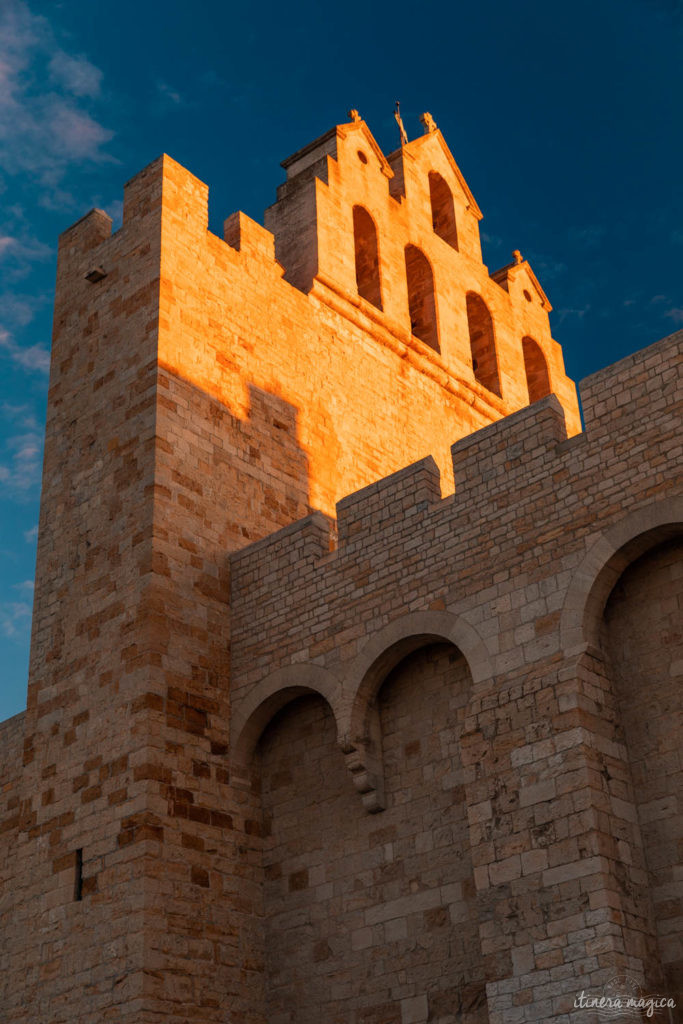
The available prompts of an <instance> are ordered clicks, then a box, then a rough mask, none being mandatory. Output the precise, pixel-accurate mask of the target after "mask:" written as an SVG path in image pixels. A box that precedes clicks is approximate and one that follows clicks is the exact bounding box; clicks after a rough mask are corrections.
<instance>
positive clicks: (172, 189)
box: [62, 120, 580, 433]
mask: <svg viewBox="0 0 683 1024" xmlns="http://www.w3.org/2000/svg"><path fill="white" fill-rule="evenodd" d="M283 167H284V168H285V170H286V172H287V182H286V183H285V185H284V186H281V187H280V188H279V189H278V201H277V202H276V203H275V205H274V206H272V207H270V208H269V209H268V210H267V211H266V214H265V225H266V226H265V228H262V227H261V226H260V225H257V224H256V223H255V222H254V221H252V220H251V219H250V218H248V217H246V216H245V215H244V214H243V213H240V212H237V213H234V214H232V215H231V216H230V217H229V218H228V219H227V220H226V221H225V228H224V240H225V242H227V244H228V245H229V246H230V247H231V248H232V249H233V250H235V251H237V252H239V253H240V254H241V256H242V258H243V259H245V258H246V260H247V263H244V264H240V265H243V266H244V267H245V268H247V267H248V266H251V261H252V260H253V266H254V268H256V267H257V266H259V265H260V266H262V267H263V268H264V269H265V268H266V266H267V265H268V264H271V265H273V266H274V269H275V271H276V273H277V274H278V275H280V276H282V275H284V281H285V282H286V283H289V284H291V285H294V286H295V288H296V289H297V290H298V291H300V292H303V293H304V294H305V295H307V296H308V297H309V304H310V305H309V308H310V309H311V313H310V316H311V319H315V318H316V316H317V308H318V307H320V306H322V307H328V308H331V309H334V310H335V312H337V313H340V314H341V315H342V316H344V317H345V318H346V319H350V320H353V321H354V322H355V323H357V324H359V326H361V327H362V329H363V330H364V331H365V332H368V333H369V334H371V335H374V336H375V337H376V338H377V340H379V341H380V343H383V344H389V346H390V347H393V348H394V349H396V350H397V351H399V353H400V354H403V353H405V355H406V356H407V357H408V358H409V359H410V360H411V362H412V364H413V365H414V366H416V367H419V368H421V370H422V372H424V373H428V374H430V375H431V376H432V377H433V378H435V379H439V377H441V379H442V381H443V383H444V384H447V385H448V386H449V387H450V388H451V390H454V391H462V390H463V388H464V389H465V391H466V390H467V389H469V391H470V393H471V395H472V401H473V402H476V403H478V404H479V405H480V406H483V407H486V406H488V410H489V411H488V415H489V416H491V418H493V419H496V418H498V416H500V415H505V414H507V413H509V412H511V411H514V409H516V408H520V407H522V406H524V405H526V404H527V403H528V401H529V399H530V398H531V399H532V400H537V399H538V398H540V397H543V395H545V394H548V393H551V392H553V393H555V394H557V396H558V398H559V400H560V402H561V403H562V405H563V407H564V408H565V411H566V415H567V423H568V428H569V430H570V433H575V432H576V431H577V430H578V429H579V427H580V423H579V418H578V409H577V405H576V396H575V391H574V387H573V384H572V382H571V381H569V380H568V378H567V377H566V375H565V371H564V364H563V359H562V352H561V348H560V346H559V345H558V344H557V342H556V341H555V340H554V339H553V338H552V336H551V333H550V326H549V321H548V313H549V311H550V309H551V308H552V307H551V306H550V302H549V301H548V298H547V296H546V294H545V292H544V291H543V289H542V288H541V286H540V284H539V282H538V280H537V278H536V276H535V275H534V273H533V271H532V269H531V267H530V266H529V264H528V263H527V262H526V261H524V260H523V259H522V257H521V256H520V255H519V254H518V253H517V254H516V256H515V261H514V262H513V263H511V264H510V265H508V266H507V267H503V268H501V270H499V271H496V272H495V273H493V274H491V275H490V274H489V271H488V268H487V267H486V266H485V265H484V263H483V262H482V255H481V245H480V242H479V227H478V224H479V220H480V219H481V216H482V214H481V211H480V210H479V207H478V206H477V204H476V200H475V199H474V197H473V195H472V193H471V191H470V189H469V187H468V185H467V183H466V181H465V179H464V177H463V175H462V172H461V171H460V169H459V167H458V166H457V164H456V162H455V160H454V159H453V156H452V154H451V153H450V150H449V149H448V147H447V145H446V143H445V140H444V139H443V136H442V134H441V132H440V131H438V129H434V130H432V131H428V132H426V134H425V135H423V136H422V137H420V138H418V139H415V140H413V141H412V142H410V143H408V144H407V145H405V146H403V147H401V149H399V150H397V151H396V152H395V153H392V154H390V156H389V157H385V156H384V154H383V153H382V151H381V149H380V147H379V146H378V144H377V143H376V141H375V140H374V138H373V136H372V134H371V133H370V131H369V129H368V127H367V125H366V124H365V122H363V121H360V120H359V121H354V122H351V123H350V124H346V125H339V126H337V127H336V128H335V129H332V130H331V131H330V132H327V133H326V134H325V135H324V136H322V137H321V138H320V139H318V140H316V141H315V142H313V143H311V144H310V145H309V146H306V147H304V148H303V149H302V150H300V151H298V152H297V153H295V154H294V155H293V156H292V157H290V158H288V159H287V160H285V161H283ZM397 182H398V183H399V184H398V185H397V184H396V183H397ZM103 218H106V215H104V214H102V213H99V214H95V213H93V214H90V215H89V219H88V218H86V220H85V221H83V222H79V223H78V224H77V225H74V227H73V229H69V232H67V233H66V236H65V237H67V238H68V239H69V244H68V246H67V247H66V249H65V248H64V246H63V247H62V249H63V253H64V257H63V261H62V262H63V266H62V273H64V272H66V270H67V267H68V266H72V264H73V257H75V254H76V251H77V250H78V251H81V252H82V254H83V260H82V262H83V263H84V264H88V269H86V271H85V274H89V275H90V277H89V280H90V282H91V283H96V282H98V281H102V280H103V274H106V275H111V274H112V273H114V272H115V269H116V262H117V260H118V259H119V258H120V257H121V256H122V255H123V254H124V250H125V245H124V246H123V248H122V242H123V240H124V239H125V238H126V237H130V238H134V237H140V238H142V237H146V238H147V239H148V241H149V242H150V243H151V244H154V243H153V239H154V237H155V236H156V237H159V236H161V234H162V226H161V224H162V221H164V223H167V225H168V230H167V231H166V233H165V234H164V236H163V237H164V238H165V239H166V243H165V244H167V245H170V244H171V243H173V247H174V258H175V256H176V254H177V250H178V249H179V247H182V246H183V245H185V246H191V247H192V249H193V255H194V260H195V265H196V266H200V265H202V264H204V265H205V268H206V269H205V273H206V274H207V275H210V276H211V277H212V278H213V286H214V287H215V288H217V289H218V290H220V289H221V288H222V287H223V286H224V284H229V280H230V276H229V275H228V279H227V280H225V279H224V281H223V282H222V281H221V277H222V276H223V275H225V273H226V272H227V271H228V268H229V267H230V265H231V264H230V260H229V257H228V255H227V254H226V253H225V252H223V253H221V251H220V240H219V239H218V238H217V237H216V236H215V235H212V234H210V233H209V232H208V230H207V225H208V188H207V186H206V185H204V184H203V183H202V182H200V181H199V180H198V179H197V178H195V177H194V176H193V175H191V174H190V173H189V172H187V171H185V170H184V169H183V168H181V167H180V166H179V165H178V164H176V163H175V162H174V161H173V160H171V159H170V158H169V157H167V156H164V157H161V158H159V159H158V160H156V161H154V162H153V163H152V164H150V165H149V166H148V167H147V168H145V169H144V170H143V171H141V172H140V173H139V174H138V175H136V176H135V177H134V178H133V179H131V181H129V182H128V183H127V185H126V187H125V191H124V215H123V228H122V229H121V231H120V232H117V234H116V236H114V238H115V241H112V239H110V238H109V232H108V231H107V225H106V219H104V220H103ZM155 218H156V219H155ZM171 225H172V228H171ZM131 232H132V234H131ZM119 235H122V237H121V238H119V237H118V236H119ZM67 249H68V252H67ZM86 253H87V254H88V258H89V259H90V262H91V263H92V266H90V264H89V263H88V259H86ZM105 264H109V266H105ZM82 269H83V267H82V266H81V261H80V260H79V261H78V263H77V265H76V264H73V271H74V274H75V275H76V276H78V275H80V273H81V271H82ZM247 272H248V271H247ZM163 276H164V274H163V265H162V278H163ZM206 283H207V284H209V282H208V281H207V282H206ZM110 284H111V281H110ZM282 294H283V298H282V299H281V300H279V301H280V304H281V305H285V304H286V303H287V298H286V292H284V291H283V293H282ZM272 301H276V302H277V301H278V300H276V299H275V297H274V296H273V297H272V298H271V302H272ZM401 350H402V351H401Z"/></svg>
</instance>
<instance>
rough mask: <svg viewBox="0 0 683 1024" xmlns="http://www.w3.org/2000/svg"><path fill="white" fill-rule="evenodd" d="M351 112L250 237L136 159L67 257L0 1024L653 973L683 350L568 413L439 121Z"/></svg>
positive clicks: (495, 990)
mask: <svg viewBox="0 0 683 1024" xmlns="http://www.w3.org/2000/svg"><path fill="white" fill-rule="evenodd" d="M350 116H351V117H352V120H351V122H350V123H349V124H343V125H338V126H336V127H335V128H333V129H332V130H331V131H329V132H327V133H326V134H325V135H324V136H322V137H321V138H319V139H317V140H315V141H314V142H313V143H311V144H310V145H308V146H306V147H304V148H303V149H301V150H299V151H298V152H297V153H295V154H294V155H293V156H292V157H290V158H288V159H287V160H285V161H284V163H283V167H284V169H285V172H286V177H287V180H286V182H285V183H284V184H283V185H281V186H280V187H279V188H278V191H277V197H278V198H277V202H276V203H275V204H274V206H272V207H270V209H269V210H267V211H266V214H265V226H262V225H260V224H258V223H256V222H255V221H254V220H252V219H251V218H249V217H247V216H246V215H245V214H243V213H241V212H236V213H233V214H232V215H230V216H229V217H228V218H227V219H226V220H225V223H224V229H223V238H220V237H218V236H217V235H215V234H213V233H212V232H210V231H209V230H208V200H209V190H208V187H207V186H206V185H205V184H204V183H203V182H201V181H199V180H198V179H197V178H196V177H195V176H194V175H192V174H191V173H190V172H189V171H187V170H186V169H185V168H184V167H182V166H180V165H179V164H178V163H176V162H175V161H174V160H172V159H171V158H170V157H168V156H162V157H160V158H159V159H158V160H155V161H154V162H153V163H151V164H150V165H149V166H148V167H146V168H144V169H143V170H142V171H141V172H140V173H139V174H137V175H136V176H135V177H134V178H132V179H131V180H130V181H129V182H128V183H127V185H126V186H125V190H124V211H123V223H122V226H121V228H120V229H119V230H118V231H116V232H114V233H113V234H112V224H111V220H110V218H109V217H108V216H107V215H106V213H104V212H103V211H101V210H93V211H91V212H90V213H89V214H88V215H87V216H86V217H84V218H82V219H81V220H80V221H78V222H77V223H76V224H74V225H73V226H72V227H71V228H69V229H68V230H67V231H66V232H64V234H63V235H62V236H61V238H60V244H59V260H58V279H57V290H56V300H55V316H54V331H53V345H52V364H51V375H50V388H49V396H48V415H47V426H46V441H45V464H44V473H43V486H42V497H41V518H40V529H39V538H38V555H37V568H36V585H35V605H34V616H33V628H32V643H31V665H30V678H29V692H28V706H27V711H26V714H25V715H23V716H20V717H18V718H17V719H14V720H11V721H10V722H8V723H5V724H4V725H3V726H2V728H0V776H1V777H0V792H1V793H2V801H1V805H0V835H1V836H2V842H0V893H1V898H0V933H1V934H2V935H3V939H4V941H3V942H0V969H1V970H2V973H3V977H5V978H6V979H7V984H6V986H5V991H4V999H3V1013H4V1016H3V1020H5V1018H6V1019H7V1021H8V1022H9V1021H11V1022H12V1024H25V1021H26V1020H29V1019H30V1020H31V1021H35V1022H36V1024H43V1022H47V1020H48V1019H49V1020H50V1021H53V1020H55V1021H56V1020H57V1019H59V1020H60V1021H62V1020H64V1021H65V1020H67V1019H68V1020H77V1021H81V1022H83V1024H95V1022H100V1021H102V1020H114V1019H116V1020H117V1021H118V1020H121V1022H122V1024H123V1022H124V1021H125V1022H126V1024H138V1022H139V1021H140V1020H141V1019H142V1017H144V1018H145V1020H147V1019H150V1020H151V1019H152V1018H153V1019H155V1020H164V1021H169V1024H173V1022H176V1021H177V1022H179V1021H181V1020H182V1021H185V1020H189V1019H192V1020H200V1019H201V1021H202V1022H203V1024H222V1022H224V1021H225V1020H227V1019H228V1018H229V1019H230V1020H233V1019H234V1020H235V1021H237V1020H240V1021H253V1022H254V1024H257V1022H263V1021H266V1020H275V1019H278V1020H281V1019H282V1020H284V1019H285V1018H289V1017H290V1016H291V1014H292V1013H294V1015H295V1016H297V1019H299V1018H300V1019H301V1020H302V1021H304V1020H305V1021H316V1022H317V1021H320V1020H323V1019H324V1020H328V1019H329V1020H333V1019H334V1020H345V1021H346V1020H357V1021H359V1022H360V1021H361V1020H362V1021H365V1022H367V1024H371V1022H379V1021H386V1022H389V1021H392V1022H395V1021H406V1022H407V1021H411V1022H414V1024H423V1022H425V1021H427V1020H437V1019H438V1020H446V1019H448V1020H451V1019H453V1020H454V1019H455V1018H456V1017H457V1019H458V1020H460V1019H462V1020H463V1022H466V1024H482V1022H483V1021H484V1019H486V1020H488V1021H489V1022H490V1024H507V1022H508V1021H512V1020H517V1019H519V1020H521V1019H522V1017H523V1018H524V1019H525V1020H527V1021H530V1022H531V1021H541V1020H543V1021H550V1020H558V1021H559V1020H562V1021H564V1020H566V1019H568V1017H569V1015H570V1014H571V1012H572V1011H571V1006H572V1001H573V1000H574V998H575V994H576V992H577V991H578V990H579V988H582V987H584V986H585V987H586V989H588V987H589V984H590V986H598V987H600V986H602V987H603V988H604V986H605V984H609V983H611V979H613V978H614V977H615V976H616V974H617V973H621V972H622V971H624V972H627V973H629V976H630V975H633V977H637V978H638V979H642V980H643V982H644V983H645V982H647V984H648V985H649V984H650V982H652V986H653V987H651V988H650V991H662V990H663V988H664V987H665V981H666V978H667V977H668V978H670V979H675V978H677V977H681V973H680V970H681V967H680V937H679V936H678V934H677V933H676V932H675V931H674V929H673V928H672V927H670V923H671V922H672V921H673V920H674V914H678V915H679V916H680V906H678V905H677V904H675V901H674V897H673V896H672V895H671V894H672V893H673V892H674V884H675V881H676V879H675V876H674V873H673V872H674V871H675V870H676V869H677V865H678V863H679V861H680V857H678V856H677V852H676V851H677V850H678V847H677V846H676V842H677V841H679V837H680V829H678V831H676V828H677V819H676V817H675V806H674V804H673V802H671V801H667V800H666V799H663V797H664V796H666V794H667V792H668V791H667V785H670V786H671V791H672V792H673V791H678V789H680V758H679V756H678V747H677V746H676V742H675V740H672V739H671V735H670V734H671V721H672V719H673V712H672V709H673V708H674V707H675V703H674V702H675V700H676V699H680V686H679V685H678V683H677V681H676V679H675V678H674V677H675V674H676V672H677V671H678V669H679V668H680V665H681V664H683V662H682V661H681V657H682V656H683V654H682V653H681V646H680V628H679V621H678V619H677V618H676V614H677V613H678V612H679V611H680V599H681V598H680V582H681V574H680V571H679V570H680V550H681V548H680V542H679V541H677V540H676V537H677V536H679V535H680V523H681V521H682V519H683V512H682V511H681V503H680V498H679V497H678V492H679V489H680V480H679V474H678V468H677V467H678V466H679V465H680V461H681V458H682V452H681V431H680V390H679V389H680V366H681V353H680V346H681V342H682V341H683V333H681V332H679V334H678V335H675V336H672V337H671V338H669V339H665V340H664V341H663V342H661V343H659V344H657V345H655V346H652V347H651V348H649V349H646V350H645V351H644V352H642V353H640V354H638V355H637V356H633V357H629V358H628V359H627V360H624V361H622V362H621V363H620V364H617V366H616V367H612V368H609V369H608V370H606V371H601V372H600V373H599V374H596V375H594V376H593V377H591V378H589V380H588V381H587V382H585V384H584V389H583V391H582V394H583V401H584V409H585V415H586V431H585V433H581V432H580V422H579V415H578V404H577V398H576V392H575V388H574V385H573V383H572V382H571V381H570V380H569V379H568V378H567V377H566V374H565V372H564V366H563V361H562V353H561V349H560V346H559V345H558V344H557V342H555V341H554V340H553V338H552V336H551V333H550V326H549V320H548V314H549V312H550V308H551V307H550V302H549V300H548V298H547V296H546V295H545V293H544V291H543V288H542V286H541V284H540V283H539V282H538V280H537V279H536V277H535V275H534V273H533V271H532V269H531V267H530V266H529V264H528V263H527V262H526V261H525V260H524V259H523V258H522V256H521V254H520V253H518V252H516V253H515V254H513V262H511V263H510V264H509V265H508V266H506V267H503V268H501V269H500V270H498V271H495V272H494V273H493V274H490V273H489V271H488V268H487V267H486V266H485V264H484V263H483V260H482V254H481V247H480V241H479V221H480V219H481V211H480V210H479V208H478V206H477V204H476V200H475V199H474V196H473V195H472V193H471V191H470V189H469V187H468V185H467V183H466V182H465V179H464V177H463V175H462V173H461V171H460V169H459V168H458V166H457V164H456V162H455V160H454V159H453V156H452V154H451V153H450V151H449V149H448V147H447V145H446V143H445V140H444V139H443V137H442V135H441V133H440V132H439V131H438V128H437V127H436V125H435V124H434V121H433V118H431V116H430V115H427V114H425V115H423V118H422V120H423V124H424V126H425V134H424V135H423V136H422V137H420V138H419V139H415V140H413V141H411V142H407V143H406V144H405V145H402V146H401V148H400V149H399V150H397V151H396V152H394V153H391V154H389V155H388V156H385V155H384V154H383V153H382V151H381V148H380V147H379V146H378V144H377V142H376V141H375V140H374V138H373V137H372V134H371V133H370V130H369V128H368V126H367V125H366V124H365V123H364V122H363V121H362V120H361V119H360V117H359V116H358V115H357V112H355V111H354V112H351V115H350ZM641 556H642V557H643V558H644V559H645V562H643V561H642V558H641ZM677 559H678V561H677ZM634 560H635V561H634ZM631 563H632V564H631ZM650 574H652V575H651V576H650ZM617 581H620V585H619V586H618V587H616V588H615V584H616V583H617ZM622 584H623V585H622ZM607 606H609V607H607ZM679 617H680V616H679ZM624 638H625V640H624ZM613 641H614V642H613ZM610 644H612V646H611V647H610V646H609V645H610ZM603 648H604V649H603ZM622 651H626V652H627V656H626V658H623V657H622ZM620 657H621V658H622V661H624V664H623V666H621V667H620V664H619V659H620ZM619 673H621V675H619ZM619 687H621V690H620V689H619ZM629 688H630V689H629ZM623 693H626V695H627V696H626V699H625V700H624V701H623V703H624V706H626V705H628V704H629V701H630V705H629V706H630V708H631V710H630V712H629V713H631V714H632V719H633V720H634V721H635V723H636V725H635V732H633V730H632V732H631V737H633V736H634V735H635V742H634V741H633V740H632V739H631V740H629V732H628V730H629V728H630V726H629V720H628V718H627V717H624V719H623V722H622V720H621V718H620V701H621V700H622V695H623ZM644 720H646V721H647V729H642V727H641V726H642V722H643V721H644ZM629 742H630V743H631V748H630V749H631V753H630V754H629V753H628V751H627V746H628V743H629ZM629 757H631V762H629ZM631 764H633V770H632V769H631ZM671 780H673V781H671ZM643 810H644V811H645V813H641V811H643ZM369 815H370V816H371V817H369ZM648 851H655V856H654V857H653V859H652V863H651V865H650V869H652V866H653V865H654V871H652V870H650V874H649V875H648V870H646V868H647V865H646V864H645V857H646V855H647V854H648ZM646 879H647V880H648V881H645V880H646ZM650 897H652V898H651V899H650ZM676 898H677V897H676ZM650 904H651V905H652V907H654V908H656V909H657V911H658V912H660V911H661V914H660V916H661V917H662V921H663V925H662V927H661V928H660V927H659V922H658V921H656V920H655V915H654V914H653V912H652V910H651V906H650ZM662 908H664V909H662ZM667 915H669V916H668V917H667ZM657 929H659V931H658V930H657ZM658 943H659V945H658ZM667 971H668V972H669V973H668V974H667V973H666V972H667ZM657 972H658V973H657ZM676 972H677V973H676ZM662 979H664V980H662ZM141 1015H142V1017H141Z"/></svg>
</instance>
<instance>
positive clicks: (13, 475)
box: [0, 431, 43, 499]
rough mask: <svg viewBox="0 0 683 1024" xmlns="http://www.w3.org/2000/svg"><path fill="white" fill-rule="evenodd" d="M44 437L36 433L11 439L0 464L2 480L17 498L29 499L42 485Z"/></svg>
mask: <svg viewBox="0 0 683 1024" xmlns="http://www.w3.org/2000/svg"><path fill="white" fill-rule="evenodd" d="M42 442H43V439H42V436H41V435H40V434H39V433H37V432H34V431H30V432H29V433H25V434H16V435H14V436H13V437H9V438H8V439H7V440H6V442H5V444H4V450H5V457H4V459H3V462H2V463H0V480H1V481H2V482H3V485H4V488H5V490H7V491H9V492H11V493H12V494H14V496H15V497H19V498H22V499H23V498H25V497H28V496H29V495H30V494H31V493H32V492H34V490H35V489H36V488H37V487H38V485H39V483H40V473H41V468H42V458H43V443H42Z"/></svg>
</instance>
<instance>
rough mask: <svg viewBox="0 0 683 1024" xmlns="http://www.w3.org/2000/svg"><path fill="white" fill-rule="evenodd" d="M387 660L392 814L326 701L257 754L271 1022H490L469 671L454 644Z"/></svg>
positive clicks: (305, 703) (302, 711)
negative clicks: (365, 780)
mask: <svg viewBox="0 0 683 1024" xmlns="http://www.w3.org/2000/svg"><path fill="white" fill-rule="evenodd" d="M390 662H391V663H392V665H393V667H391V669H389V670H388V671H387V674H386V676H385V678H384V680H383V681H380V685H379V692H378V693H376V695H375V699H376V703H377V707H378V713H379V716H380V720H381V726H382V733H383V738H382V741H381V742H382V757H383V760H384V763H385V766H386V771H385V775H386V785H387V807H386V810H385V811H383V812H382V813H381V815H372V814H368V813H367V812H366V811H365V810H364V809H363V805H362V802H361V800H360V799H359V796H358V793H357V792H356V791H355V789H354V787H353V784H352V783H351V780H350V778H349V775H348V772H347V770H346V767H345V763H344V757H343V755H342V753H341V750H340V749H339V746H338V743H337V735H336V726H335V721H334V717H333V715H332V712H331V710H330V708H329V706H328V705H327V703H326V701H324V700H323V699H322V698H321V697H319V696H318V695H306V696H301V697H299V698H297V699H295V700H294V701H293V702H291V703H290V704H288V705H287V706H286V707H284V708H282V709H281V710H280V711H279V712H278V713H277V715H276V717H275V718H274V719H273V721H272V722H271V723H270V724H269V725H268V727H267V728H266V730H265V732H264V734H263V736H262V737H261V740H260V742H259V744H258V748H257V758H256V760H257V762H258V764H257V774H258V779H257V780H255V781H256V788H257V789H258V788H260V791H261V794H262V796H261V799H262V804H263V807H262V814H263V817H262V822H263V824H262V833H263V838H262V849H263V854H262V855H263V875H264V902H263V927H264V965H265V966H264V974H265V979H264V980H265V993H266V995H265V1001H266V1006H265V1019H267V1020H290V1019H291V1020H293V1019H296V1021H297V1024H320V1021H328V1020H329V1021H332V1020H340V1021H341V1020H343V1021H357V1022H368V1024H370V1022H372V1024H384V1022H386V1024H399V1022H400V1021H402V1020H405V1019H411V1020H417V1019H419V1020H427V1019H435V1020H436V1019H441V1017H444V1018H445V1017H446V1016H448V1015H449V1014H451V1013H452V1012H453V1010H454V1009H457V1011H458V1013H459V1016H458V1019H459V1020H461V1021H463V1024H484V1022H485V1021H486V1020H487V1019H488V1018H487V1011H486V996H485V978H484V971H485V967H484V964H485V959H484V957H483V956H482V952H481V946H480V941H479V920H478V914H477V906H476V897H475V886H474V878H473V867H472V860H471V854H470V840H469V826H468V822H467V815H466V810H465V799H464V781H465V772H466V769H464V768H463V765H462V763H461V759H460V752H459V751H460V744H459V739H460V735H461V734H462V732H463V731H464V727H465V720H466V713H467V704H468V699H469V694H470V687H471V675H470V672H469V668H468V665H467V662H466V661H465V659H464V658H463V656H462V655H461V654H460V652H459V651H458V650H457V649H456V648H455V647H454V646H453V645H452V644H450V643H443V642H433V641H427V642H426V644H425V646H423V647H422V648H420V649H418V650H412V651H410V652H409V653H408V654H407V655H406V656H405V657H404V658H403V659H402V660H400V661H399V663H398V664H396V663H395V661H394V659H393V658H391V659H390ZM418 1003H419V1004H420V1006H419V1009H420V1012H421V1014H422V1016H419V1018H417V1017H415V1016H414V1014H415V1012H416V1007H417V1004H418Z"/></svg>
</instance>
